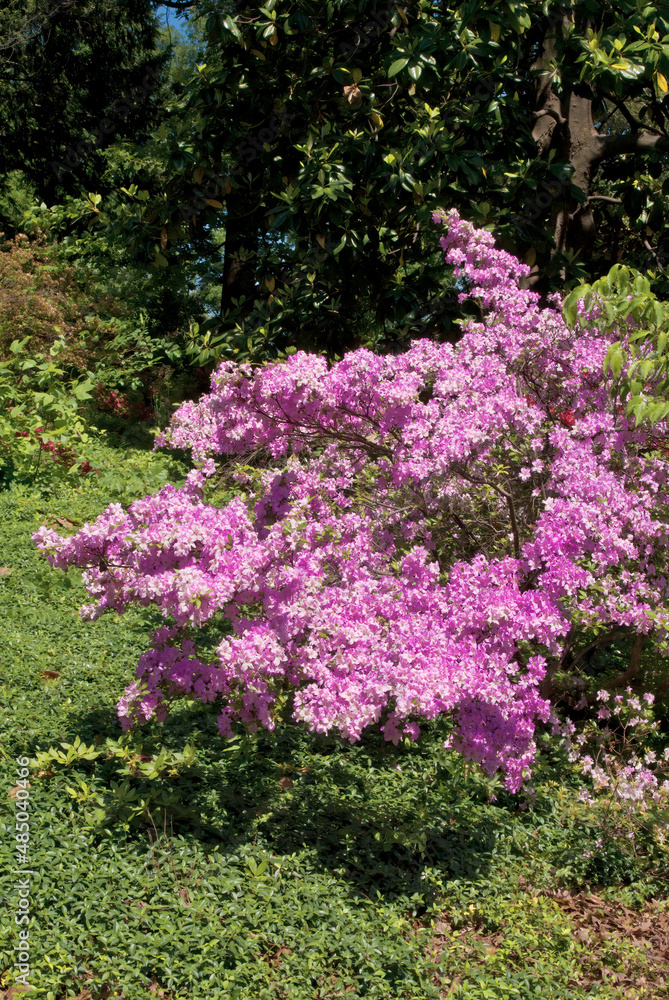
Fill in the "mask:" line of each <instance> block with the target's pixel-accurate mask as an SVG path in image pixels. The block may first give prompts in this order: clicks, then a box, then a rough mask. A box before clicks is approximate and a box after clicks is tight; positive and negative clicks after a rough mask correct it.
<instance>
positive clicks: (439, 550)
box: [35, 213, 668, 790]
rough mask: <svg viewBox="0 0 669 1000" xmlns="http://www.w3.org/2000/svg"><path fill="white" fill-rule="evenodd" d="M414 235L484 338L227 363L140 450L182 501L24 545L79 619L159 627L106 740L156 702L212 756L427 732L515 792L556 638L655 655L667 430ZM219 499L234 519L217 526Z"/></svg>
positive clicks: (592, 346) (663, 618)
mask: <svg viewBox="0 0 669 1000" xmlns="http://www.w3.org/2000/svg"><path fill="white" fill-rule="evenodd" d="M435 221H440V222H445V224H446V227H447V229H446V235H445V236H444V238H443V240H442V243H443V246H444V249H445V251H446V260H447V262H448V263H449V264H451V265H453V266H454V267H455V269H456V272H455V273H456V276H457V277H458V278H459V279H460V280H461V283H462V287H463V291H462V295H461V299H465V298H467V297H471V298H472V299H474V300H475V302H476V303H478V306H479V309H480V314H481V318H480V320H477V321H469V322H467V323H465V324H464V326H463V332H464V336H463V338H462V340H461V341H460V342H459V343H458V344H457V345H452V344H436V343H432V342H429V341H418V342H415V343H414V344H413V345H412V346H411V348H410V349H409V350H408V351H407V352H406V353H405V354H403V355H400V356H396V357H388V356H386V357H383V356H378V355H374V354H372V353H371V352H369V351H366V350H358V351H354V352H352V353H350V354H348V355H346V356H345V357H344V358H343V360H341V361H339V362H337V363H336V364H333V365H329V364H328V362H327V361H326V359H324V358H322V357H319V356H314V355H309V354H304V353H299V354H296V355H294V356H292V357H290V358H289V359H288V360H287V361H285V362H281V363H275V364H271V365H266V366H263V367H259V368H254V367H252V366H251V365H237V364H234V363H232V362H225V363H223V364H222V365H221V366H220V367H219V369H218V370H217V372H216V373H215V375H214V376H213V378H212V386H211V391H210V393H209V394H208V395H206V396H205V397H203V398H202V399H201V400H200V401H199V402H198V403H192V402H187V403H185V404H184V405H182V406H181V408H180V409H179V410H178V411H177V413H176V414H175V416H174V418H173V420H172V422H171V425H170V426H169V428H168V429H167V431H166V432H165V434H164V435H163V437H162V439H161V440H160V441H159V444H162V445H169V446H171V447H174V448H187V449H190V450H191V453H192V456H193V459H194V461H195V463H196V464H197V466H198V468H197V469H195V470H194V471H193V472H191V473H190V474H189V476H188V479H187V482H186V484H185V485H184V486H183V487H182V488H179V489H177V488H174V487H172V486H166V487H165V488H164V489H162V490H161V491H160V492H158V493H156V494H155V495H153V496H148V497H145V498H144V499H143V500H140V501H137V502H135V503H133V504H131V505H130V507H129V509H128V510H127V511H124V510H123V509H122V508H121V506H120V505H117V504H112V505H111V506H110V507H109V508H108V509H107V511H105V513H104V514H102V515H101V516H100V517H99V518H98V519H97V520H96V521H95V522H94V523H92V524H88V525H86V526H84V527H83V528H82V529H81V530H80V531H79V532H78V533H77V534H75V535H73V536H71V537H69V538H62V537H60V536H59V535H58V534H56V533H55V532H54V531H52V530H49V529H47V528H45V527H43V528H41V529H40V530H39V531H38V532H37V533H36V535H35V540H36V542H37V544H38V546H39V547H40V548H41V549H42V550H44V551H45V552H46V553H47V555H48V557H49V559H50V561H51V563H52V564H53V565H55V566H58V567H62V568H65V567H68V566H71V565H76V566H79V567H81V569H82V570H83V571H84V581H85V584H86V587H87V589H88V592H89V594H90V596H91V599H92V603H91V604H90V605H88V606H87V607H85V608H84V609H83V611H82V613H83V614H84V615H86V616H88V617H90V618H95V617H96V616H98V615H99V614H101V613H102V612H103V611H105V610H106V609H113V610H115V611H117V612H122V611H123V610H124V609H125V608H127V607H128V606H129V605H131V604H141V605H154V606H156V607H157V608H159V609H160V610H161V612H162V613H163V615H164V616H165V618H166V624H165V627H164V628H161V629H159V630H158V631H157V632H156V634H155V641H154V644H153V648H152V649H150V650H149V651H148V652H146V653H145V654H144V655H143V656H142V657H141V659H140V662H139V665H138V668H137V680H136V681H135V683H133V684H132V685H131V686H130V687H129V688H128V689H127V691H126V693H125V696H124V697H123V698H122V699H121V701H120V703H119V706H118V709H119V715H120V718H121V722H122V724H123V726H124V728H127V727H129V726H130V725H132V724H133V723H143V722H146V721H148V720H150V719H158V720H161V719H164V718H165V716H166V713H167V711H168V706H169V701H170V699H172V698H174V697H176V696H179V695H186V696H188V697H190V698H196V699H201V700H202V701H204V702H213V701H216V702H217V703H218V704H219V706H220V715H219V726H220V729H221V732H222V733H225V734H230V733H231V731H232V726H233V725H234V724H235V722H241V723H242V724H243V725H245V726H246V727H248V728H249V729H253V728H255V727H257V726H258V725H261V726H266V727H268V728H272V727H273V726H274V725H275V720H276V719H277V717H278V715H279V713H280V712H282V711H284V710H290V711H292V714H293V717H294V718H295V719H297V720H302V721H303V722H305V723H306V724H307V725H308V726H309V727H311V728H312V729H314V730H316V731H319V732H326V731H330V730H333V729H334V730H337V731H339V732H340V733H341V734H342V736H344V737H345V738H347V739H349V740H351V741H354V740H356V739H358V738H359V737H360V735H361V733H362V731H363V729H365V727H367V726H370V725H373V724H378V725H380V727H381V729H382V730H383V733H384V735H385V737H386V738H387V739H388V740H393V741H395V742H397V741H398V740H399V739H400V738H401V737H402V736H403V735H408V736H409V737H411V738H412V739H413V738H416V737H417V736H418V734H419V726H420V720H421V719H432V718H435V717H436V716H441V715H442V714H444V713H447V714H448V716H449V717H450V718H451V719H452V722H453V735H452V737H451V742H452V745H453V746H454V747H455V748H457V749H458V750H459V751H461V752H462V753H463V754H465V755H466V757H467V758H468V759H470V760H473V761H476V762H478V763H480V764H481V765H482V766H483V767H484V768H485V769H486V770H487V771H488V772H489V773H492V772H494V771H496V770H501V771H502V772H503V774H504V778H505V783H506V786H507V787H508V788H509V789H511V790H517V789H518V788H519V787H520V786H521V785H522V783H523V780H524V779H525V777H526V776H527V774H528V773H529V771H530V769H531V765H532V761H533V757H534V753H535V744H534V730H535V725H536V723H537V721H538V720H543V721H546V720H547V719H548V717H549V704H548V701H547V698H546V697H545V694H546V691H547V686H546V685H547V680H548V679H549V678H550V676H551V674H552V673H553V672H554V671H555V669H556V668H557V667H558V666H559V664H560V662H561V660H562V658H563V657H564V656H565V655H566V652H567V651H569V650H573V647H574V642H575V637H578V636H582V635H586V636H587V633H588V631H589V630H590V631H592V630H601V629H602V628H611V629H614V628H624V629H625V630H626V631H627V632H628V633H630V634H634V633H637V634H643V635H645V636H647V637H648V638H647V639H646V642H647V644H648V643H650V642H651V641H653V639H657V640H660V641H661V640H662V639H663V636H664V630H665V628H666V626H667V613H666V602H667V586H668V584H667V576H666V556H665V552H666V492H665V488H666V481H667V462H666V460H665V457H664V453H663V452H662V453H660V452H659V451H658V448H659V446H660V444H661V442H662V438H663V435H664V434H665V432H666V428H665V427H664V425H663V424H658V425H656V426H655V427H654V428H652V430H650V429H649V430H645V429H643V428H636V429H635V428H634V427H633V425H632V424H631V423H630V422H629V420H628V419H627V418H626V417H625V416H624V414H623V413H622V411H621V408H620V406H619V405H618V403H617V402H616V400H615V399H614V398H613V397H612V395H611V392H610V385H609V382H608V381H607V377H606V376H605V375H604V374H603V371H604V367H603V362H604V359H605V357H606V354H607V351H608V349H609V346H610V343H611V336H612V335H611V334H607V335H603V334H600V333H599V332H598V330H597V325H596V322H595V318H594V317H593V321H592V323H591V324H589V325H586V328H585V330H583V331H582V332H581V333H580V335H579V336H578V337H577V338H574V336H573V335H572V334H571V333H570V331H569V329H568V328H567V326H566V325H565V322H564V320H563V318H562V314H561V311H560V302H559V301H558V299H557V298H555V299H554V300H553V301H552V302H551V304H550V305H549V306H548V307H547V308H541V307H540V305H539V301H538V296H537V295H536V293H534V292H531V291H527V290H523V289H521V288H520V287H519V283H520V279H521V278H522V277H524V276H525V275H526V274H527V273H528V270H529V269H528V268H527V267H526V266H525V265H523V264H521V263H519V262H518V261H517V260H516V259H515V258H513V257H511V256H510V255H509V254H507V253H505V252H503V251H500V250H497V249H496V248H495V246H494V241H493V238H492V236H491V235H490V234H489V233H487V232H485V231H481V230H476V229H474V228H473V227H472V226H471V225H470V224H468V223H466V222H464V221H463V220H461V219H460V218H459V217H458V215H457V214H456V213H450V214H449V215H448V216H447V217H444V218H440V217H436V220H435ZM224 474H227V476H228V478H229V477H230V476H231V477H232V478H233V479H234V482H235V490H236V495H235V496H234V497H233V498H232V499H229V498H228V500H227V502H224V503H222V504H221V505H219V504H218V503H217V501H216V497H217V489H218V490H219V493H218V495H219V496H220V478H221V476H222V475H224ZM228 497H229V494H228ZM222 617H224V618H225V619H226V620H227V621H228V622H229V623H230V626H229V630H228V634H226V635H222V637H220V641H218V645H217V647H216V649H215V655H213V654H211V653H209V654H208V653H206V652H205V650H206V649H207V648H211V645H210V639H209V645H207V643H205V642H204V641H203V639H204V637H205V636H209V637H210V636H211V628H212V627H213V625H214V623H216V622H217V621H219V620H220V619H221V618H222ZM542 684H543V685H544V688H542ZM542 691H543V693H542Z"/></svg>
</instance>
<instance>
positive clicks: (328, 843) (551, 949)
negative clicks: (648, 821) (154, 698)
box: [0, 447, 669, 1000]
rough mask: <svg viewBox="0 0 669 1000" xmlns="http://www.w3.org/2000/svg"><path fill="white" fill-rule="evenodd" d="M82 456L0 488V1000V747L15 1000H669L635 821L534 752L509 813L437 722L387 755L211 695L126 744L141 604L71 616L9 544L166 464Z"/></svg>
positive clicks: (57, 591)
mask: <svg viewBox="0 0 669 1000" xmlns="http://www.w3.org/2000/svg"><path fill="white" fill-rule="evenodd" d="M99 465H100V468H101V472H100V475H99V476H98V477H97V479H96V478H95V477H91V478H92V481H91V482H90V483H89V482H87V481H85V480H82V481H81V483H80V484H79V485H78V488H76V489H75V488H73V487H72V486H67V485H61V486H58V487H54V488H53V489H52V490H51V491H50V492H44V491H41V490H38V489H29V488H26V487H22V488H16V489H14V490H8V491H5V492H2V493H0V525H1V527H0V695H1V696H0V709H1V716H0V770H1V772H2V789H3V791H2V793H1V799H0V801H1V802H2V809H1V810H0V826H1V832H2V837H1V838H0V903H1V905H0V911H1V916H0V920H1V922H2V935H1V937H0V976H1V977H2V978H1V979H0V996H2V997H10V996H13V997H16V996H18V995H19V994H18V993H16V992H15V990H14V989H13V983H14V961H15V959H14V949H15V945H16V944H17V942H18V937H17V934H18V925H17V924H16V923H15V919H14V918H15V915H16V913H17V890H16V888H15V885H16V881H17V877H16V875H15V874H14V872H15V868H16V856H15V845H14V821H15V811H16V809H17V808H18V807H17V802H18V801H19V799H20V796H18V797H17V787H18V786H17V777H16V767H17V765H16V758H17V757H18V756H21V755H26V756H28V757H29V758H30V761H31V763H30V778H29V781H30V789H29V793H30V800H31V808H32V812H31V820H30V837H31V840H30V844H29V867H30V868H31V870H32V872H33V873H34V874H32V875H31V876H30V907H31V910H30V912H31V918H32V922H31V924H30V963H29V964H30V983H31V985H32V987H33V989H32V992H31V994H30V995H31V996H35V997H40V998H45V1000H64V998H65V997H78V998H79V1000H97V998H107V997H119V998H120V997H125V998H126V1000H140V998H142V1000H144V998H146V1000H148V998H150V997H153V998H155V997H164V998H169V1000H182V998H183V1000H186V998H189V1000H190V998H193V1000H210V998H211V1000H217V998H221V1000H223V998H225V1000H228V998H230V1000H233V998H240V1000H241V998H243V1000H265V998H266V1000H284V998H285V1000H288V998H291V1000H307V998H309V1000H311V998H314V1000H316V998H322V1000H331V998H332V1000H334V998H339V997H341V998H347V1000H357V998H363V997H365V998H367V997H370V998H371V997H378V998H393V1000H394V998H396V1000H400V998H403V1000H424V998H425V1000H427V998H438V997H447V996H448V997H453V998H463V1000H464V998H467V1000H479V998H480V1000H488V998H490V1000H492V998H494V1000H502V998H507V997H509V998H510V997H515V998H527V1000H529V998H537V997H541V998H542V1000H568V998H581V997H592V998H611V1000H613V998H621V1000H622V998H656V997H658V998H659V997H665V996H669V911H667V909H666V905H665V897H666V896H667V873H668V869H667V854H666V851H665V850H663V848H662V846H661V845H659V844H658V843H657V841H656V840H655V839H653V838H652V837H651V836H650V835H649V834H647V833H646V832H645V831H644V829H643V827H642V825H641V823H640V828H639V833H638V836H637V838H636V840H635V842H634V844H627V843H618V842H616V841H610V840H607V839H606V838H603V839H602V831H601V829H600V826H599V822H600V820H599V818H598V814H597V815H596V814H595V813H592V812H589V811H588V808H587V807H586V806H584V805H581V804H579V803H578V802H577V791H578V780H579V779H578V777H577V775H576V774H575V773H574V772H573V771H572V770H570V768H569V765H568V764H567V763H566V762H565V761H564V760H563V759H561V758H559V756H557V755H556V754H555V753H554V752H551V751H550V749H549V747H548V744H546V745H545V750H544V752H543V755H542V758H541V763H540V767H539V769H538V772H537V776H536V780H535V785H534V787H535V791H536V796H535V798H534V799H533V801H532V802H527V801H526V800H525V798H524V796H522V795H521V796H520V797H513V796H510V795H508V794H507V793H505V792H504V791H503V790H502V789H501V788H500V787H499V786H498V785H497V784H496V783H495V782H494V781H490V780H487V779H484V778H483V777H482V776H481V775H480V774H478V773H477V772H475V771H473V770H470V769H468V768H466V767H465V766H464V764H463V762H462V761H461V760H460V759H459V758H458V757H457V756H456V755H454V754H453V753H452V752H451V751H446V750H443V749H442V743H443V740H444V737H445V733H446V730H445V729H444V727H443V725H442V726H440V725H436V724H435V725H433V726H431V727H426V728H425V730H424V733H423V735H422V737H421V738H420V740H418V741H417V742H416V743H415V744H412V745H400V746H398V747H394V746H392V744H386V743H384V741H383V740H382V739H381V738H380V737H379V736H378V735H375V734H370V735H369V736H367V737H366V738H365V739H364V740H363V741H361V742H360V743H359V744H356V745H354V746H351V745H349V744H347V743H344V742H342V741H341V740H340V739H339V738H334V737H333V738H330V737H320V736H314V735H312V734H309V733H307V732H306V731H305V730H304V729H302V728H300V727H298V726H296V725H294V724H286V725H283V726H279V727H277V730H276V731H275V732H274V733H266V732H261V733H259V734H258V735H255V736H243V737H239V738H237V739H235V740H232V741H228V740H226V739H223V738H222V737H221V736H220V735H219V733H218V730H217V728H216V722H215V719H216V714H217V712H216V709H215V707H212V706H208V707H206V706H202V705H200V704H197V705H196V704H194V703H190V702H182V703H180V704H179V705H178V706H177V708H176V709H175V710H174V711H173V712H172V714H171V716H170V717H169V719H168V720H167V722H166V723H165V724H164V725H163V726H151V727H147V728H146V729H143V730H141V731H139V732H137V733H135V734H129V735H122V734H121V731H120V727H119V725H118V722H117V719H116V712H115V703H116V701H117V700H118V698H119V696H120V694H121V693H122V691H123V688H124V687H125V685H126V684H127V683H128V682H129V681H130V679H131V678H132V676H133V670H134V665H135V663H136V660H137V657H138V655H139V654H140V652H141V651H142V650H143V649H144V648H146V645H147V643H148V634H149V632H150V630H151V629H152V628H153V627H155V624H156V621H157V619H156V615H155V613H153V612H151V611H139V610H133V611H130V612H128V613H127V614H126V615H124V616H122V617H118V616H115V615H107V616H105V617H103V618H102V619H100V621H98V622H95V623H90V622H83V621H81V619H80V618H79V616H78V613H77V612H78V607H79V605H80V604H81V603H82V602H83V600H84V596H85V595H84V591H83V588H82V586H81V583H80V580H79V578H78V575H77V573H76V572H74V571H70V572H69V573H68V574H64V573H61V572H58V571H52V570H51V569H50V568H49V567H48V565H47V563H46V561H45V560H44V559H43V558H42V557H41V556H39V555H38V553H37V552H36V550H35V549H34V547H33V545H32V543H31V541H30V534H31V532H33V531H34V530H35V529H36V528H37V527H38V526H39V525H40V524H42V523H45V522H46V523H49V524H51V525H52V526H54V527H59V528H60V529H61V530H63V531H65V532H67V531H71V530H73V529H74V528H75V527H77V526H78V525H80V524H81V523H83V522H84V521H85V520H87V519H90V518H91V517H93V516H94V515H95V514H96V513H98V512H99V511H101V510H102V509H103V508H104V507H105V506H106V505H107V504H108V503H109V502H110V501H111V500H114V501H120V502H127V501H129V500H130V499H132V498H133V497H135V496H141V495H143V494H144V493H145V492H147V491H149V490H154V489H156V488H157V487H158V486H159V485H160V484H161V482H163V481H164V480H165V478H166V477H170V478H171V479H172V480H174V477H175V476H178V475H179V474H180V469H179V467H178V466H177V465H175V464H172V465H170V461H169V460H168V459H167V458H165V457H162V456H152V455H151V454H149V453H147V452H145V451H141V450H133V449H126V450H125V451H122V450H117V451H114V450H113V449H111V448H102V447H101V450H100V462H99ZM63 744H65V745H66V746H63ZM50 750H51V751H52V752H50Z"/></svg>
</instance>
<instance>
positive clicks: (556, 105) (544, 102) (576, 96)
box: [524, 13, 669, 290]
mask: <svg viewBox="0 0 669 1000" xmlns="http://www.w3.org/2000/svg"><path fill="white" fill-rule="evenodd" d="M573 17H574V15H573V14H567V13H565V14H564V15H563V17H562V21H561V22H559V23H557V24H556V23H555V22H553V23H552V24H549V26H548V27H547V29H546V33H545V35H544V38H543V42H542V46H541V52H540V55H539V57H538V58H537V60H536V61H535V62H534V64H533V65H532V67H531V68H532V70H534V71H535V72H536V74H537V82H536V109H535V111H534V117H535V119H536V121H535V125H534V128H533V131H532V135H533V138H534V140H535V142H536V144H537V149H538V152H539V155H540V156H542V157H547V156H548V154H549V152H550V151H551V150H554V151H555V159H556V160H557V161H558V162H559V161H562V162H564V161H566V162H568V163H570V164H571V166H572V168H573V174H572V177H571V183H570V184H569V183H567V184H565V183H560V182H559V181H558V180H557V179H556V181H555V185H554V189H555V196H554V197H553V201H552V206H551V217H550V222H549V229H550V231H551V232H552V234H553V240H554V247H553V249H552V251H551V260H553V259H554V258H555V257H556V256H557V255H560V256H562V255H563V254H565V253H567V252H569V251H572V252H578V253H579V256H580V260H581V261H582V262H586V261H587V260H588V258H589V257H590V254H591V251H592V248H593V245H594V242H595V237H596V234H597V227H596V219H595V215H594V212H593V208H592V202H593V201H594V200H595V199H596V197H597V196H593V195H592V194H591V189H592V184H593V181H594V179H595V176H596V174H597V170H598V169H599V165H600V163H601V162H602V160H604V159H607V158H609V157H612V156H618V155H620V154H623V153H634V152H636V153H642V152H644V151H648V150H650V149H653V148H655V149H667V150H669V139H667V137H666V136H664V135H659V134H654V133H652V132H647V131H645V130H643V129H642V128H641V126H640V125H639V123H637V122H635V121H634V119H633V118H632V117H631V115H630V114H629V112H628V111H627V110H626V109H625V108H624V107H621V108H620V110H621V112H622V113H623V114H624V115H625V117H626V118H627V119H628V123H629V125H630V128H629V131H626V132H624V133H620V134H604V135H600V133H599V132H597V129H596V128H595V126H594V121H593V114H592V106H593V100H594V95H593V93H592V91H591V89H590V88H589V86H587V85H586V84H583V85H580V86H576V87H573V88H572V90H571V92H568V93H566V94H565V95H564V97H563V100H562V101H561V100H560V98H559V97H558V95H557V94H556V93H555V90H554V89H553V68H552V67H553V66H554V65H555V63H556V61H557V57H558V53H557V48H556V32H557V31H561V30H562V29H563V27H564V28H568V27H569V25H570V23H571V22H572V21H573ZM586 27H587V25H586ZM574 189H577V190H576V191H575V190H574ZM605 200H606V199H605ZM541 264H543V267H542V266H541ZM541 264H539V263H537V264H536V265H535V266H534V267H533V269H532V272H531V274H530V276H529V277H528V278H527V279H525V282H524V284H525V286H526V287H536V288H538V289H541V288H542V286H543V285H546V290H547V275H546V266H547V264H548V262H547V261H543V262H541Z"/></svg>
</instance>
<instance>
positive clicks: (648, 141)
mask: <svg viewBox="0 0 669 1000" xmlns="http://www.w3.org/2000/svg"><path fill="white" fill-rule="evenodd" d="M597 142H598V145H599V159H602V160H606V159H608V158H609V157H611V156H619V155H620V154H621V153H646V152H650V151H651V150H653V149H657V150H659V151H660V152H669V138H668V137H667V136H666V135H654V134H653V133H652V132H636V133H633V134H631V135H623V134H621V133H614V134H613V135H600V136H599V139H598V140H597Z"/></svg>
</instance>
